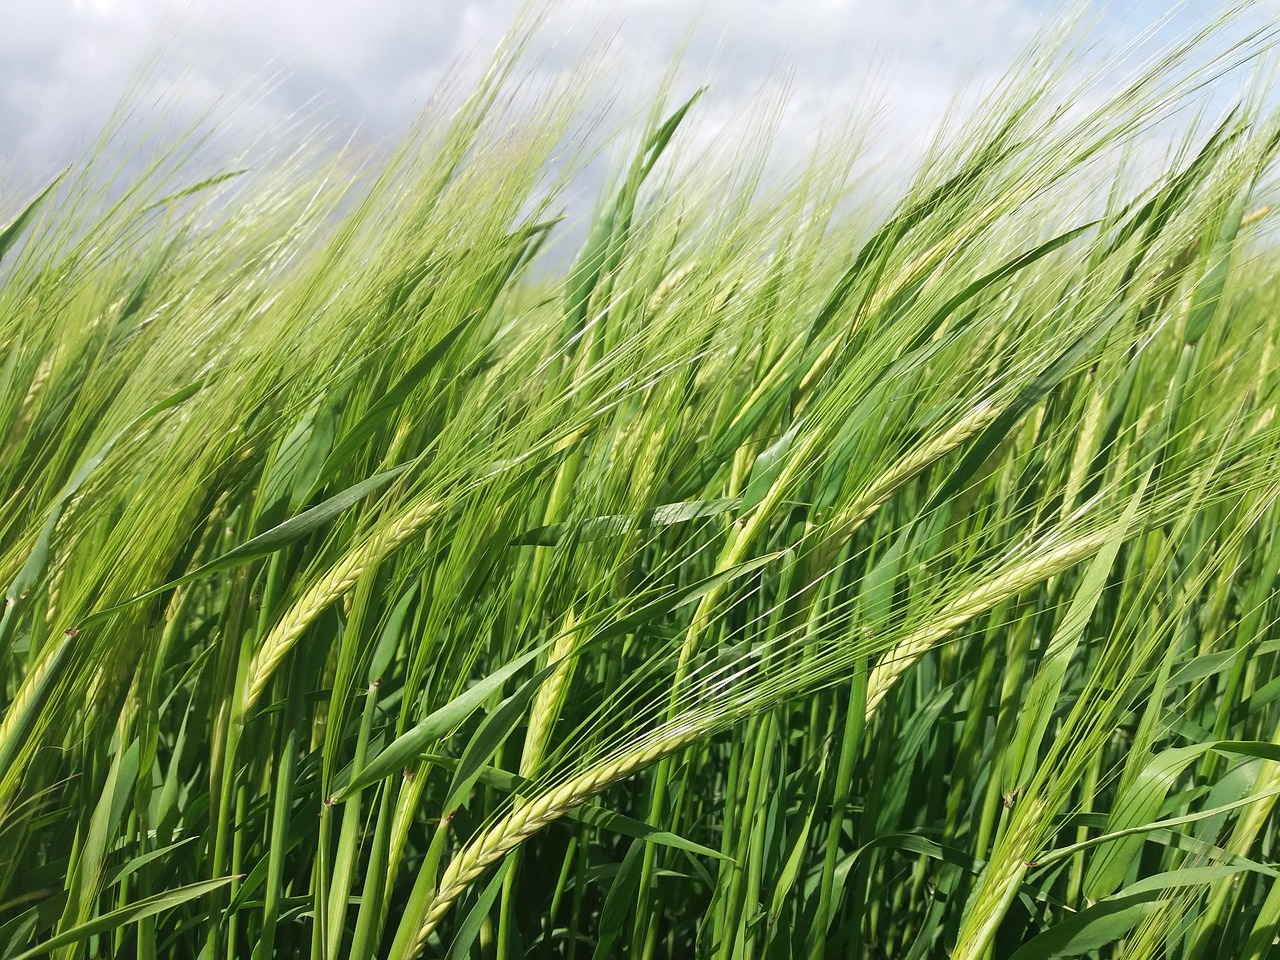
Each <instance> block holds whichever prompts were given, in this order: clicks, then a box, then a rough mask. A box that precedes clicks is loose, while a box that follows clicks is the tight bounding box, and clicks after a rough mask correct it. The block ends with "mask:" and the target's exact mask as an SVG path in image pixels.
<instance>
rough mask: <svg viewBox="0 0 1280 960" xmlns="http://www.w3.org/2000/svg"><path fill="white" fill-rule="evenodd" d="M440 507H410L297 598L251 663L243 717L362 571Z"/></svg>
mask: <svg viewBox="0 0 1280 960" xmlns="http://www.w3.org/2000/svg"><path fill="white" fill-rule="evenodd" d="M439 508H440V504H439V502H438V501H431V500H428V501H422V502H420V503H418V504H415V505H414V506H412V507H409V508H408V509H407V510H405V512H404V513H402V514H400V516H398V517H396V518H395V520H394V521H392V522H391V523H389V524H387V525H386V526H384V527H382V528H381V529H380V530H378V531H377V532H376V533H374V534H373V535H372V536H370V537H369V538H368V539H366V540H365V541H364V542H363V543H361V544H360V545H359V546H358V547H356V548H354V549H353V550H351V551H349V552H348V553H347V554H346V556H344V557H343V558H342V559H341V560H339V561H338V562H337V563H335V564H334V565H333V566H332V567H330V568H329V571H328V572H327V573H326V574H325V575H324V576H322V577H321V578H320V579H319V580H317V581H316V582H315V583H314V584H313V585H312V586H311V588H310V589H308V590H307V592H306V593H304V594H303V595H302V596H301V597H299V598H298V599H297V600H296V601H295V602H294V604H293V606H291V607H290V608H289V610H288V612H287V613H285V615H284V616H283V617H281V618H280V621H279V622H278V623H277V624H276V625H275V627H274V628H272V630H271V633H270V634H268V635H267V639H266V641H265V642H264V643H263V644H262V647H261V648H260V649H259V650H258V652H257V653H256V654H254V657H253V660H252V662H251V663H250V664H249V670H248V673H247V675H246V676H247V681H246V684H245V691H244V696H243V697H242V698H241V700H240V715H241V716H242V717H243V716H245V715H247V714H248V712H249V711H250V710H252V709H253V706H254V704H256V703H257V702H258V699H259V698H260V697H261V696H262V694H263V692H264V691H265V690H266V689H267V684H268V683H269V682H270V680H271V677H272V675H273V674H274V673H275V671H276V668H277V667H278V666H280V662H281V661H282V660H283V659H284V657H285V654H287V653H288V652H289V651H290V650H291V649H293V645H294V644H295V643H297V642H298V638H299V637H301V636H302V634H303V631H305V630H306V629H307V627H308V626H310V625H311V623H312V621H314V620H315V618H316V617H318V616H319V615H320V614H321V613H322V612H323V611H324V610H325V608H327V607H328V606H329V605H330V604H331V603H333V602H334V601H335V600H337V599H338V598H339V597H341V596H342V595H343V594H345V593H346V592H347V591H348V590H350V589H351V588H352V587H353V586H354V585H355V582H356V581H357V580H358V579H360V574H362V573H363V572H364V571H365V570H367V569H368V568H369V567H371V566H374V565H376V564H378V563H379V562H380V561H381V560H382V558H383V557H385V556H386V555H387V554H389V553H390V552H391V551H392V550H394V549H396V547H398V546H400V545H401V544H402V543H404V542H405V541H406V540H408V539H409V538H410V537H411V536H413V535H414V534H415V533H417V532H418V530H420V529H421V528H422V526H423V524H425V523H426V522H427V521H428V520H429V519H431V517H432V516H433V515H434V514H435V512H436V511H437V510H438V509H439Z"/></svg>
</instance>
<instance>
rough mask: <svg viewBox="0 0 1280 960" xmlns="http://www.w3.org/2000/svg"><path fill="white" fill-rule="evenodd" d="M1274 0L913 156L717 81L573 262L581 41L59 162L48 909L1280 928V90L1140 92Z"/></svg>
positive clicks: (197, 928)
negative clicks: (426, 107) (719, 86)
mask: <svg viewBox="0 0 1280 960" xmlns="http://www.w3.org/2000/svg"><path fill="white" fill-rule="evenodd" d="M1271 39H1272V38H1271V37H1269V36H1265V35H1251V36H1243V37H1242V36H1240V35H1239V30H1237V29H1236V24H1235V23H1234V21H1232V20H1230V19H1227V20H1225V21H1223V22H1221V23H1219V24H1217V25H1215V26H1214V27H1213V28H1212V29H1209V30H1207V31H1206V32H1205V34H1203V35H1202V36H1199V37H1196V38H1193V39H1192V40H1190V41H1188V42H1187V43H1186V44H1184V45H1183V46H1181V47H1179V48H1177V49H1175V50H1172V51H1170V52H1169V54H1168V56H1167V57H1165V58H1163V59H1161V60H1160V61H1159V62H1157V63H1155V64H1154V65H1153V66H1152V67H1151V68H1150V69H1149V70H1147V71H1146V72H1144V73H1142V74H1141V75H1138V76H1136V77H1134V78H1133V79H1132V81H1131V82H1130V83H1128V84H1127V85H1125V86H1122V87H1120V88H1118V89H1115V90H1112V91H1111V92H1110V93H1107V94H1105V95H1104V94H1103V93H1102V92H1101V91H1098V90H1093V91H1090V92H1089V100H1088V102H1089V103H1091V104H1092V106H1089V107H1088V108H1085V107H1083V106H1081V105H1080V102H1083V101H1077V99H1076V98H1077V97H1078V95H1079V94H1080V91H1078V90H1072V89H1071V88H1070V86H1069V85H1068V82H1067V80H1068V78H1069V77H1070V76H1072V72H1071V63H1072V62H1071V61H1070V60H1069V59H1064V58H1062V57H1060V56H1058V55H1056V54H1053V53H1051V52H1046V51H1044V50H1037V51H1032V53H1031V54H1029V55H1028V56H1027V57H1026V58H1025V60H1024V61H1023V63H1022V64H1021V65H1020V66H1019V67H1018V68H1017V69H1016V70H1015V72H1014V73H1013V74H1012V75H1011V76H1010V77H1009V78H1008V79H1007V81H1006V82H1005V83H1004V84H1002V85H1001V86H1000V87H999V89H997V90H996V91H995V92H994V93H993V94H992V95H991V96H990V98H989V99H988V100H987V101H985V102H984V104H983V105H982V106H981V108H980V109H978V110H977V111H976V112H975V113H974V114H973V115H972V117H971V118H970V120H969V122H968V123H965V124H956V125H955V126H954V128H953V132H952V133H950V134H947V135H943V136H940V138H939V140H938V141H937V143H936V144H935V145H934V146H933V147H932V148H931V150H930V151H929V155H928V159H927V162H925V163H924V164H922V165H921V166H920V167H919V169H918V171H917V172H916V173H915V174H914V175H913V179H912V180H911V181H910V183H908V184H905V185H904V186H903V188H902V190H901V192H900V194H899V195H897V196H895V197H886V196H884V195H879V196H876V197H872V198H870V199H869V198H868V197H867V195H866V194H865V192H864V191H863V190H862V188H861V186H858V184H859V183H860V181H859V179H858V177H857V176H856V175H855V173H856V171H857V170H858V167H857V163H858V156H857V155H856V154H855V153H853V152H852V147H849V146H847V145H846V146H844V147H839V148H835V149H831V150H827V151H825V152H823V153H821V154H819V155H817V156H816V157H815V158H814V160H813V162H812V163H811V164H810V165H808V166H807V167H805V168H803V170H802V171H801V172H800V173H798V174H793V175H790V176H788V177H780V176H770V175H768V174H767V173H765V172H764V169H765V168H764V166H763V165H762V155H761V154H757V153H756V152H753V151H754V150H755V149H756V147H757V146H759V148H760V149H761V150H763V149H766V148H767V146H768V144H767V141H765V140H760V141H748V142H747V143H748V146H745V147H744V148H743V150H742V151H741V152H739V153H737V154H736V155H735V156H734V158H733V161H732V164H731V165H730V167H729V168H728V169H726V168H725V167H724V165H723V162H722V161H715V160H714V159H713V158H707V157H703V158H701V159H699V158H698V157H696V156H694V155H692V154H691V153H690V152H689V151H690V147H689V140H688V139H686V138H684V137H683V136H682V135H683V134H684V133H685V131H686V130H687V129H688V128H689V127H691V126H692V125H695V124H697V123H698V122H699V119H698V117H699V112H698V111H699V107H700V103H699V102H698V97H694V98H693V99H691V100H689V101H687V102H683V103H681V102H672V103H666V102H665V101H663V100H662V99H661V98H660V100H659V103H658V106H657V107H656V108H655V109H654V111H653V112H652V114H651V117H650V119H649V121H648V122H647V123H646V124H645V125H643V128H642V129H639V130H637V131H632V133H631V134H630V138H631V139H630V140H629V141H628V142H630V143H632V148H631V149H632V153H631V159H629V160H628V161H627V162H626V163H624V164H622V166H621V167H620V169H618V171H617V175H616V177H615V178H614V179H613V180H612V181H611V182H610V184H609V185H608V186H607V187H606V189H605V190H604V191H603V192H602V194H601V199H600V201H599V203H598V205H597V208H596V210H595V212H594V214H593V217H592V220H591V223H590V225H589V230H588V231H587V232H586V234H585V240H584V241H583V242H582V249H581V251H580V253H579V254H578V256H577V257H576V258H575V259H574V260H573V261H572V263H571V265H569V266H563V265H560V266H558V265H557V261H556V260H555V259H554V258H547V257H546V256H545V254H544V250H545V248H546V244H547V242H548V241H549V240H554V238H555V237H556V235H557V234H558V233H560V232H564V231H565V230H566V229H567V227H566V225H564V224H562V223H560V222H559V219H558V212H559V210H560V206H559V204H560V196H561V191H562V189H563V188H564V187H565V186H566V185H567V184H568V183H571V182H572V178H573V175H574V174H573V170H577V169H578V168H577V167H573V170H571V171H570V172H569V173H568V174H565V173H564V171H563V163H564V156H565V155H566V152H568V153H569V154H570V155H575V156H585V155H586V154H585V153H584V152H581V151H578V148H579V147H580V146H581V142H580V141H579V140H578V139H577V138H579V137H581V136H583V135H584V134H583V130H584V129H586V127H584V125H582V124H579V120H580V119H581V118H582V117H583V107H582V102H581V100H580V98H579V97H578V92H577V91H568V92H556V91H550V92H547V93H546V94H545V95H544V96H541V97H538V98H530V97H529V96H528V90H527V89H526V88H525V87H523V86H522V81H521V79H520V77H521V74H520V73H519V64H520V56H521V51H522V49H523V39H518V40H517V41H514V42H513V44H512V45H511V46H509V47H508V48H506V49H505V50H504V51H503V52H502V53H500V54H499V56H498V58H497V59H496V60H495V63H494V65H493V67H492V68H491V69H490V71H489V72H488V73H487V74H486V75H485V76H484V77H483V78H482V79H481V80H480V81H479V82H478V85H477V87H476V89H475V90H474V91H473V92H472V93H471V94H470V96H469V97H468V99H467V100H466V101H465V103H464V104H463V105H462V107H461V108H460V109H458V110H457V111H456V112H446V111H444V110H443V108H442V109H441V111H440V112H439V113H438V114H436V113H432V114H429V115H428V116H426V117H425V118H424V120H423V122H422V123H421V124H420V125H419V126H418V127H416V128H415V130H414V131H413V132H412V133H411V134H410V135H409V136H408V137H407V138H406V139H405V141H404V142H403V144H402V145H401V147H400V148H399V149H398V150H397V151H396V152H395V153H394V154H393V155H392V156H391V157H390V158H389V159H388V160H387V161H386V163H385V165H383V166H381V167H377V168H369V169H365V170H364V171H363V172H358V173H357V174H355V175H354V176H353V175H352V170H351V166H352V162H351V160H350V159H349V158H347V157H344V156H337V157H333V158H328V159H326V158H324V157H317V156H315V155H312V154H307V153H306V152H305V151H302V152H299V153H297V154H295V155H292V156H289V155H283V154H277V155H275V156H274V160H273V163H272V164H269V165H260V166H259V167H258V168H257V171H256V172H253V173H248V174H243V175H237V176H231V177H227V176H223V175H221V174H220V173H214V174H212V175H210V174H209V173H208V172H207V171H202V168H201V167H200V164H201V162H202V161H201V157H202V156H203V154H201V153H200V151H199V150H198V149H192V147H191V143H190V142H188V141H180V142H179V143H178V144H177V145H175V146H174V147H173V148H172V150H170V151H169V152H167V153H164V154H162V155H160V156H159V157H158V158H157V159H156V160H155V161H154V162H153V163H152V164H151V165H149V166H148V167H147V168H146V169H145V170H143V171H142V172H140V173H134V174H131V175H129V177H128V178H126V179H124V180H121V179H120V178H119V177H117V178H116V179H114V180H111V181H110V182H108V183H107V185H106V186H104V185H103V184H104V181H103V173H102V171H103V169H104V163H105V160H104V157H102V156H94V157H91V158H90V159H89V161H88V162H86V163H85V164H83V165H77V166H75V167H72V168H71V169H70V170H69V171H68V172H67V173H66V174H65V175H64V176H63V177H61V178H60V179H59V180H58V181H57V182H56V183H54V184H53V185H52V186H51V187H50V189H48V190H47V191H45V192H43V193H41V194H40V195H39V196H37V197H36V198H35V199H34V200H33V201H31V202H30V203H29V204H26V205H24V204H21V203H18V202H17V201H16V200H15V198H14V197H13V196H12V195H8V196H7V197H6V204H7V206H8V207H9V208H10V209H11V210H12V211H13V213H14V214H15V218H14V219H12V220H11V221H10V225H9V226H8V227H6V228H4V231H3V233H0V256H3V261H0V344H3V360H2V361H0V582H3V583H7V584H9V587H8V589H7V592H6V594H5V596H6V602H5V608H4V612H3V619H2V620H0V703H2V704H3V717H2V719H0V957H3V958H4V960H14V958H17V957H29V956H44V955H52V956H56V957H59V958H75V957H88V956H130V957H134V956H136V957H142V958H150V957H159V956H174V957H186V956H191V957H194V956H203V957H205V958H206V960H212V958H215V957H237V956H243V957H255V958H267V957H272V956H303V955H310V956H313V957H317V958H330V957H346V956H353V957H375V956H376V957H393V958H397V960H405V958H410V957H417V956H448V957H465V956H472V955H476V956H486V957H489V956H492V957H500V958H513V957H521V956H534V957H544V956H545V957H576V958H581V960H586V958H588V957H599V958H603V957H609V956H628V957H634V958H637V960H648V958H654V957H686V956H700V957H707V958H733V957H766V958H770V960H773V958H784V957H796V958H807V960H819V958H822V957H838V956H851V957H867V958H873V957H886V958H907V960H917V958H923V957H934V956H945V955H950V956H953V957H963V958H973V960H977V958H984V957H1014V958H1017V960H1023V958H1032V957H1035V958H1039V957H1052V956H1076V955H1083V954H1088V953H1090V951H1101V954H1100V955H1102V956H1114V957H1132V958H1137V957H1157V956H1162V957H1179V958H1182V957H1185V958H1200V957H1210V956H1216V955H1221V950H1222V949H1224V947H1223V946H1222V945H1224V944H1230V945H1233V946H1232V947H1231V950H1230V952H1231V954H1232V955H1234V956H1245V957H1250V958H1253V957H1263V956H1265V955H1267V953H1268V951H1269V949H1270V947H1271V944H1272V942H1273V940H1274V939H1275V937H1276V934H1277V932H1278V930H1280V927H1278V924H1280V886H1278V885H1277V883H1276V879H1277V873H1276V868H1275V867H1274V865H1273V862H1272V861H1271V857H1272V856H1274V847H1275V843H1276V840H1277V833H1276V828H1275V825H1274V823H1273V822H1272V819H1271V816H1270V814H1271V812H1272V809H1273V808H1274V806H1275V803H1276V798H1277V796H1280V713H1277V710H1278V709H1280V705H1278V704H1277V694H1280V680H1278V679H1277V678H1276V676H1275V672H1276V666H1277V658H1278V656H1280V636H1278V635H1277V633H1276V631H1275V626H1274V625H1275V623H1276V620H1277V616H1278V615H1280V611H1278V610H1277V603H1278V602H1280V597H1278V596H1277V591H1276V583H1277V574H1278V569H1280V513H1278V512H1277V505H1276V498H1277V494H1278V493H1280V423H1277V420H1276V416H1275V414H1276V403H1277V389H1278V388H1280V375H1278V373H1277V365H1278V360H1277V356H1276V352H1277V345H1278V344H1277V341H1278V340H1280V326H1278V325H1277V323H1276V320H1275V309H1274V307H1275V303H1276V298H1277V294H1278V293H1280V290H1278V289H1277V283H1278V281H1277V279H1276V278H1277V269H1276V267H1277V259H1276V253H1275V251H1274V248H1273V245H1271V244H1269V243H1267V242H1266V241H1265V236H1264V235H1261V234H1260V231H1262V230H1264V229H1265V228H1266V224H1267V210H1266V207H1265V203H1266V202H1267V200H1268V197H1269V196H1270V191H1271V189H1272V187H1273V185H1274V184H1273V181H1272V180H1271V176H1272V173H1273V168H1274V162H1275V159H1276V153H1277V150H1278V149H1280V115H1277V114H1276V113H1275V112H1274V110H1273V109H1271V107H1270V106H1269V105H1268V104H1267V101H1266V99H1265V93H1266V89H1265V85H1263V84H1261V83H1259V84H1257V85H1256V87H1255V88H1252V90H1253V92H1249V91H1248V90H1247V91H1246V93H1245V95H1244V96H1242V98H1241V100H1240V102H1239V103H1238V104H1237V106H1236V107H1235V109H1234V110H1232V111H1231V112H1230V113H1228V114H1227V115H1225V117H1221V118H1217V119H1214V118H1212V117H1210V116H1208V115H1206V116H1205V118H1204V121H1203V122H1198V123H1194V124H1192V125H1191V129H1190V131H1189V132H1188V134H1187V136H1186V138H1185V140H1184V141H1183V142H1182V144H1181V145H1180V146H1179V147H1178V148H1176V149H1174V150H1173V151H1172V152H1171V153H1170V154H1169V155H1168V156H1167V157H1165V158H1163V159H1162V160H1161V161H1160V162H1159V163H1158V164H1156V165H1155V166H1154V167H1153V166H1152V165H1151V164H1150V163H1149V162H1145V161H1143V160H1142V158H1143V156H1144V154H1143V153H1142V151H1141V150H1140V149H1139V150H1136V149H1134V145H1135V144H1136V145H1141V144H1142V143H1145V142H1147V141H1146V139H1145V138H1146V137H1147V136H1148V135H1149V134H1150V133H1151V132H1152V131H1153V130H1156V129H1160V127H1159V124H1160V123H1161V122H1162V121H1164V120H1165V119H1166V118H1167V117H1169V116H1170V115H1172V114H1173V113H1174V112H1176V111H1178V110H1181V109H1183V108H1185V107H1187V106H1189V105H1190V106H1194V105H1195V104H1196V103H1197V102H1199V101H1198V100H1197V97H1199V95H1200V91H1201V87H1202V85H1203V84H1204V83H1205V82H1206V81H1207V80H1209V79H1211V78H1213V77H1215V76H1219V75H1221V74H1223V73H1224V71H1226V70H1227V69H1228V68H1233V67H1241V66H1243V67H1244V68H1245V70H1246V71H1247V70H1249V69H1253V67H1251V66H1250V65H1251V64H1257V63H1260V59H1259V58H1261V57H1262V55H1263V54H1264V53H1266V52H1267V50H1268V49H1269V45H1270V43H1271ZM1193 67H1194V69H1193ZM1258 69H1259V70H1260V69H1261V68H1260V67H1258ZM1258 76H1259V77H1262V76H1263V74H1261V73H1258ZM531 104H532V105H531ZM1183 115H1184V116H1185V110H1184V113H1183ZM855 140H856V137H854V136H852V135H851V137H850V138H849V139H848V143H849V144H852V143H853V142H855ZM228 172H231V171H223V172H222V173H228ZM877 211H879V212H877ZM885 211H887V212H885Z"/></svg>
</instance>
